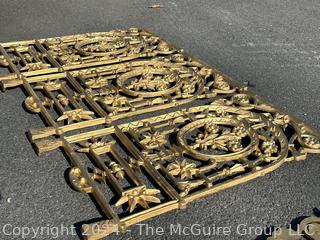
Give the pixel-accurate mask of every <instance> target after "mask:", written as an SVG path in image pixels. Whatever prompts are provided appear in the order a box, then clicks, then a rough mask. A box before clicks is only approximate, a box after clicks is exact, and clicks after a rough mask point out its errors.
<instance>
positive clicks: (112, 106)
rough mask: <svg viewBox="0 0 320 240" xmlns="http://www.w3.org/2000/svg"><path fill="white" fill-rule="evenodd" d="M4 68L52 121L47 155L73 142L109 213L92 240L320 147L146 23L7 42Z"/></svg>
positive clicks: (315, 138) (92, 190)
mask: <svg viewBox="0 0 320 240" xmlns="http://www.w3.org/2000/svg"><path fill="white" fill-rule="evenodd" d="M0 65H1V66H2V67H3V68H6V69H8V70H9V72H10V74H8V75H6V76H3V77H0V81H1V87H2V89H3V90H6V89H9V88H12V87H17V86H22V87H23V88H24V89H25V90H26V92H27V94H28V96H27V98H26V100H25V106H26V108H27V110H28V111H30V112H31V113H37V114H40V115H41V116H42V118H43V119H44V120H45V122H46V124H47V126H48V127H46V128H41V129H33V130H30V132H29V138H30V141H31V142H32V143H33V144H34V146H35V150H36V151H37V153H38V154H40V153H43V152H47V151H51V150H54V149H57V148H62V149H63V151H64V152H65V153H66V154H67V156H68V158H70V160H71V162H72V168H71V170H70V172H69V178H70V183H71V185H72V186H73V188H74V189H75V190H77V191H79V192H85V193H89V194H91V195H92V196H93V197H94V198H95V199H96V201H97V203H98V204H99V207H100V208H101V209H102V211H103V217H104V218H105V220H104V221H100V222H97V223H95V224H91V225H88V226H85V227H84V228H83V234H84V235H85V236H84V237H85V238H86V239H99V238H102V237H104V236H106V235H108V234H110V233H112V232H115V231H125V229H126V228H127V227H129V226H130V225H133V224H135V223H138V222H140V221H143V220H145V219H148V218H151V217H154V216H157V215H159V214H162V213H165V212H168V211H171V210H173V209H177V208H180V209H182V208H185V207H186V205H187V204H188V203H189V202H191V201H194V200H196V199H198V198H202V197H204V196H207V195H210V194H213V193H215V192H218V191H220V190H223V189H226V188H229V187H232V186H235V185H238V184H240V183H244V182H246V181H249V180H251V179H254V178H256V177H259V176H263V175H265V174H266V173H269V172H271V171H274V170H275V169H277V168H278V167H280V166H281V165H282V164H283V163H285V162H288V161H294V160H297V161H299V160H304V159H305V158H306V156H307V154H308V153H320V140H319V139H320V134H319V132H317V131H316V130H314V129H312V128H311V127H309V126H307V125H306V124H304V123H302V122H301V121H299V120H297V119H295V118H294V117H293V116H291V115H289V114H287V113H285V112H283V111H281V110H279V109H277V108H276V107H274V106H273V105H271V104H268V103H267V102H265V101H264V100H263V99H261V98H259V97H258V96H256V95H254V94H253V93H251V92H250V91H248V89H247V88H246V87H243V86H241V85H239V84H238V83H237V82H235V81H234V80H232V79H230V78H229V77H227V76H225V75H223V74H222V73H220V72H219V71H217V70H216V69H214V68H212V67H210V66H208V65H207V64H205V63H203V62H201V61H200V60H198V59H195V58H193V57H191V56H189V55H187V54H185V53H183V51H182V50H181V49H177V48H176V47H174V46H172V45H171V44H170V43H168V42H166V41H164V40H163V39H161V38H159V37H158V36H156V35H154V34H151V33H149V32H147V31H145V30H140V29H136V28H131V29H128V30H115V31H111V32H103V33H89V34H81V35H74V36H65V37H57V38H48V39H40V40H31V41H21V42H11V43H1V44H0ZM161 110H165V111H161ZM114 199H116V200H114Z"/></svg>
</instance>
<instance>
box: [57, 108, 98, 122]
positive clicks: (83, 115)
mask: <svg viewBox="0 0 320 240" xmlns="http://www.w3.org/2000/svg"><path fill="white" fill-rule="evenodd" d="M93 114H94V112H91V111H85V110H83V109H74V110H71V111H65V112H64V113H63V114H62V115H61V116H60V117H59V118H58V119H57V121H58V122H59V121H63V120H65V119H68V124H70V123H72V122H75V121H76V122H81V121H82V120H91V119H92V116H91V115H93Z"/></svg>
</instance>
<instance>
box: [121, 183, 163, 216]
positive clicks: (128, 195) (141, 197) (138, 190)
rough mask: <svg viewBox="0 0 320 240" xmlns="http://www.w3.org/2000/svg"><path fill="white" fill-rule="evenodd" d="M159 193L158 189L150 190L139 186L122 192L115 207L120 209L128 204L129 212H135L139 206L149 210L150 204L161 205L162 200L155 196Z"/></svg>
mask: <svg viewBox="0 0 320 240" xmlns="http://www.w3.org/2000/svg"><path fill="white" fill-rule="evenodd" d="M159 193H160V190H158V189H148V188H146V186H144V185H142V186H138V187H135V188H132V189H129V190H127V191H124V192H122V196H121V198H120V199H119V201H118V202H117V203H116V204H115V206H116V207H119V206H121V205H123V204H125V203H128V205H129V209H128V210H129V211H130V212H133V210H134V209H135V208H136V207H137V205H140V206H141V207H143V208H145V209H147V208H149V205H148V202H152V203H161V200H160V199H159V198H157V197H155V196H153V195H156V194H159Z"/></svg>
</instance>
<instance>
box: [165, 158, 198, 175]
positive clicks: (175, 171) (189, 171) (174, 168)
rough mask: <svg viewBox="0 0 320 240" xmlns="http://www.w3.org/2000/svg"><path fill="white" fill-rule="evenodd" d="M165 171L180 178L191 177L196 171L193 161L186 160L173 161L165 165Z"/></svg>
mask: <svg viewBox="0 0 320 240" xmlns="http://www.w3.org/2000/svg"><path fill="white" fill-rule="evenodd" d="M167 171H168V172H169V173H170V174H171V175H173V176H179V177H180V179H181V180H186V179H192V176H193V175H194V174H196V173H197V171H198V169H197V168H196V164H195V163H188V162H187V161H186V160H183V161H175V162H173V163H170V164H169V165H168V166H167Z"/></svg>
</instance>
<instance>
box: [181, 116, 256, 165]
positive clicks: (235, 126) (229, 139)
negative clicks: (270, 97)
mask: <svg viewBox="0 0 320 240" xmlns="http://www.w3.org/2000/svg"><path fill="white" fill-rule="evenodd" d="M190 137H191V138H190ZM243 138H248V139H250V141H246V143H245V142H243V141H242V140H243ZM190 140H191V143H190ZM177 141H178V143H179V145H180V146H181V147H182V148H183V149H184V150H185V151H186V153H187V154H189V155H190V156H192V157H194V158H196V159H199V160H203V161H209V160H215V161H220V162H223V161H231V160H236V159H239V157H246V156H248V155H249V154H251V153H252V152H253V151H254V150H255V149H257V147H258V144H259V138H258V134H257V132H256V131H255V130H254V129H253V128H251V127H250V126H249V124H248V123H247V122H246V121H241V120H238V119H235V118H231V117H215V116H209V117H206V118H202V119H198V120H196V121H192V122H190V123H188V124H186V125H185V126H184V127H182V128H181V129H180V130H179V132H178V133H177ZM244 144H245V145H244ZM211 150H216V151H218V152H219V153H216V152H215V151H211Z"/></svg>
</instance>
